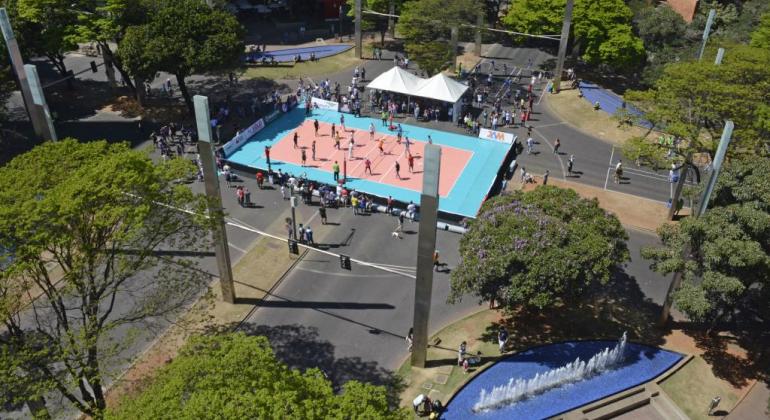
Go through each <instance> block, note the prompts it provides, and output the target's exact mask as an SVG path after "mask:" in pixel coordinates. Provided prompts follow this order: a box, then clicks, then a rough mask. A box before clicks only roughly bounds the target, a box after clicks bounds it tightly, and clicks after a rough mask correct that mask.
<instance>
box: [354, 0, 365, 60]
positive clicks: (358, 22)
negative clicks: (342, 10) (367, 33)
mask: <svg viewBox="0 0 770 420" xmlns="http://www.w3.org/2000/svg"><path fill="white" fill-rule="evenodd" d="M355 13H356V22H355V36H356V57H358V59H359V60H360V59H362V58H363V57H364V55H363V54H364V49H363V44H362V40H361V37H362V35H361V0H356V11H355Z"/></svg>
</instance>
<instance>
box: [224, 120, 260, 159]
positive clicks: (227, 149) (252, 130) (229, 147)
mask: <svg viewBox="0 0 770 420" xmlns="http://www.w3.org/2000/svg"><path fill="white" fill-rule="evenodd" d="M263 128H265V120H264V119H263V118H260V119H258V120H257V121H256V122H255V123H254V124H252V125H250V126H249V127H248V128H246V129H245V130H243V131H241V133H240V134H238V135H237V136H235V137H233V138H232V140H230V141H228V142H227V143H225V145H224V146H222V151H223V152H224V154H225V157H228V156H230V155H231V154H232V153H233V152H234V151H236V150H238V148H239V147H241V145H243V144H244V143H246V142H247V141H248V140H249V139H250V138H251V136H253V135H254V134H257V132H259V130H261V129H263Z"/></svg>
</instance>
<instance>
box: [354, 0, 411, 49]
mask: <svg viewBox="0 0 770 420" xmlns="http://www.w3.org/2000/svg"><path fill="white" fill-rule="evenodd" d="M347 2H348V7H349V8H350V10H348V16H350V17H352V18H354V19H355V15H356V10H355V3H356V1H355V0H347ZM390 3H393V8H394V9H393V10H394V14H396V15H397V14H399V12H400V10H401V3H403V0H361V9H362V10H371V11H373V12H378V13H388V14H389V13H390ZM361 30H362V31H377V32H379V33H380V44H381V45H385V33H386V32H388V18H387V17H386V16H379V15H371V14H367V13H362V14H361Z"/></svg>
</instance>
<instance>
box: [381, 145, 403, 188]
mask: <svg viewBox="0 0 770 420" xmlns="http://www.w3.org/2000/svg"><path fill="white" fill-rule="evenodd" d="M404 153H406V149H404V151H402V152H401V154H400V155H398V157H397V158H396V161H398V160H399V159H401V158H402V157H403V156H404ZM394 169H396V162H393V164H392V165H390V169H388V171H387V172H385V173H384V174H383V175H382V176H381V177H380V179H379V181H377V182H379V183H381V184H384V182H382V180H383V179H385V177H386V176H388V174H389V173H390V172H391V171H393V170H394ZM398 176H399V178H400V177H401V174H400V173H399V175H398Z"/></svg>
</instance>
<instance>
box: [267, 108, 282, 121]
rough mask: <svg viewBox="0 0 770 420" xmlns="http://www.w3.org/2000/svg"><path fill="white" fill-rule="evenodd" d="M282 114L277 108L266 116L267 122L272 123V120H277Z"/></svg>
mask: <svg viewBox="0 0 770 420" xmlns="http://www.w3.org/2000/svg"><path fill="white" fill-rule="evenodd" d="M280 115H281V112H280V111H278V110H275V111H273V112H271V113H269V114H267V115H266V116H265V124H270V123H271V122H273V121H275V120H276V119H277V118H278V117H279V116H280Z"/></svg>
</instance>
